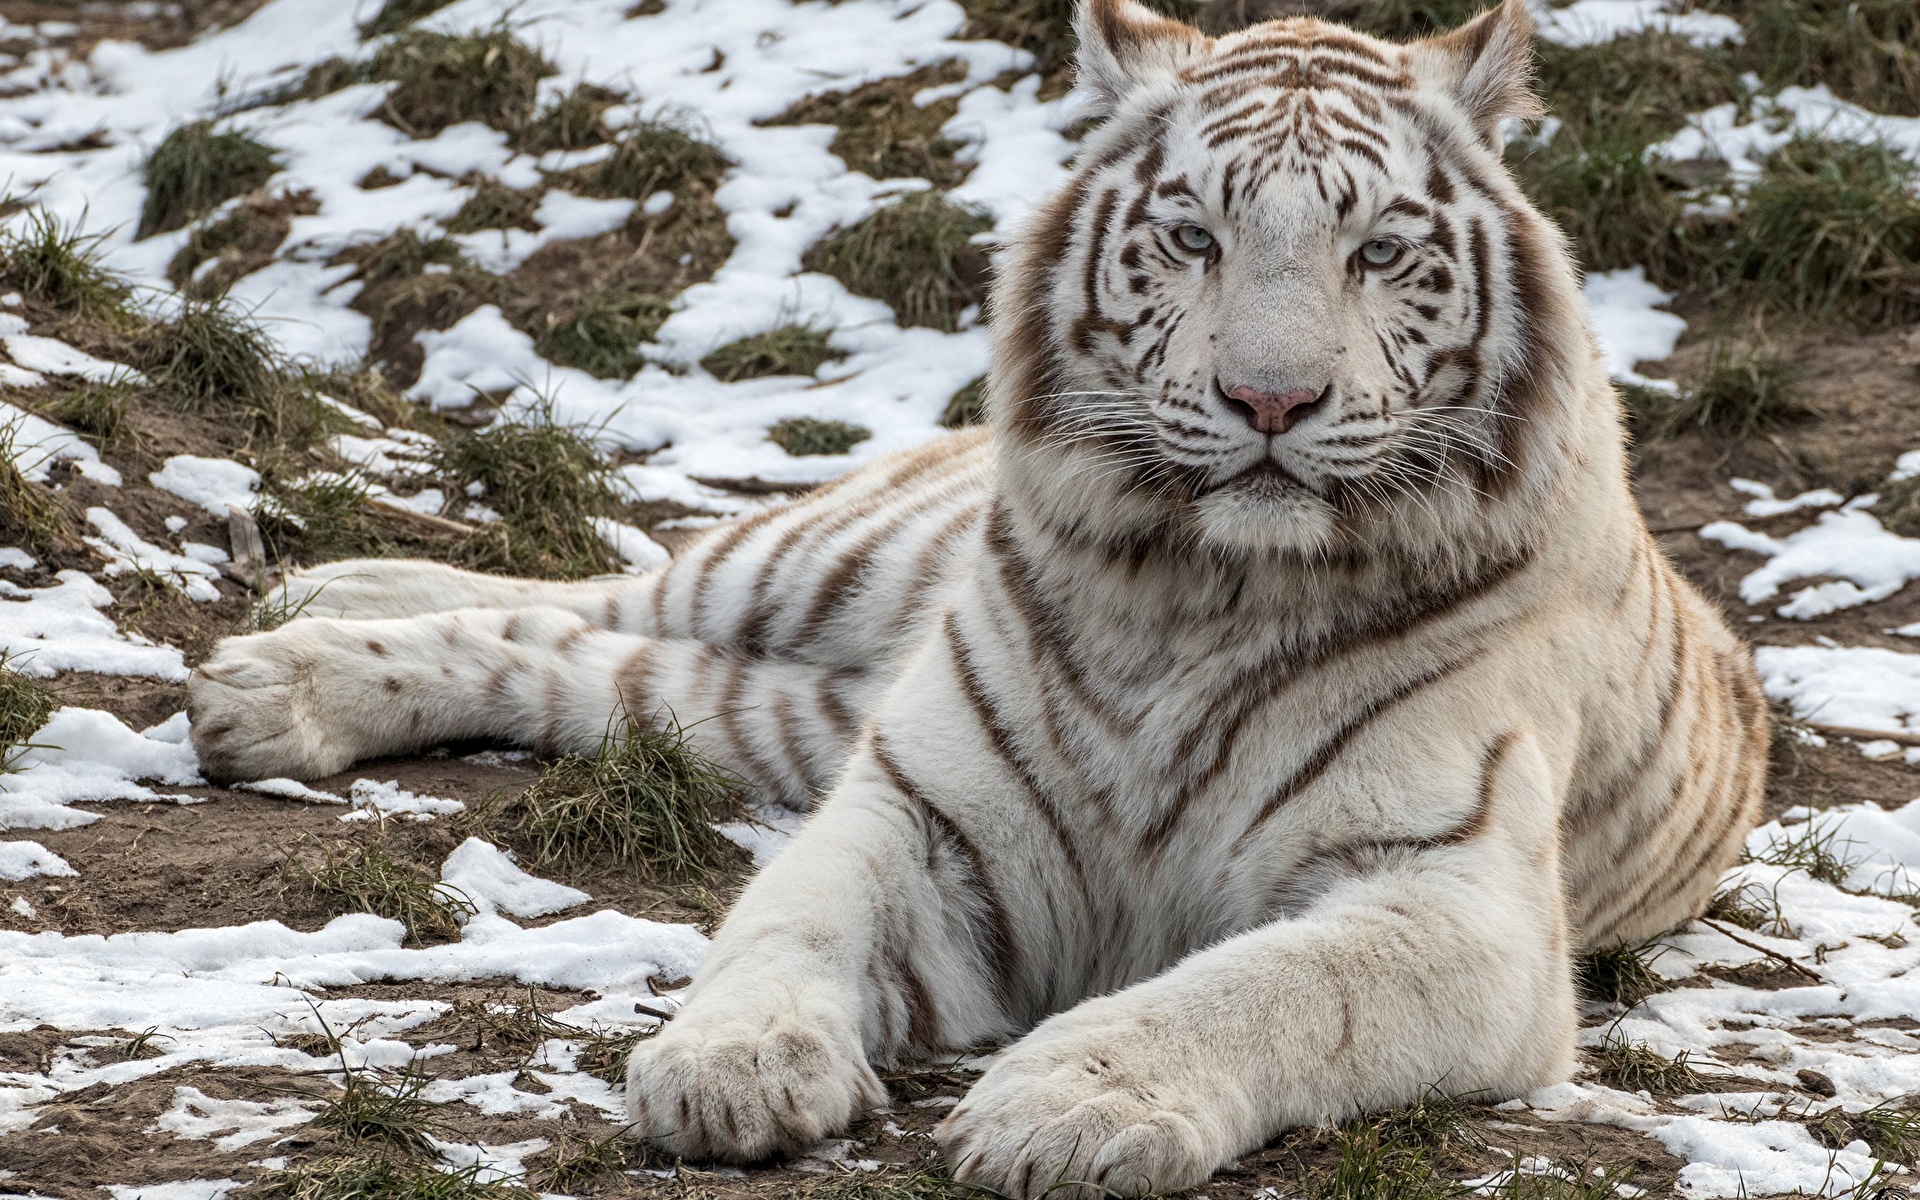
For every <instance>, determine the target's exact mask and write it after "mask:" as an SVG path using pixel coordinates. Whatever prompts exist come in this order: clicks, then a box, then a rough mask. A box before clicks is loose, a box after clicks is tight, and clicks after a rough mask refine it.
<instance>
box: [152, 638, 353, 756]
mask: <svg viewBox="0 0 1920 1200" xmlns="http://www.w3.org/2000/svg"><path fill="white" fill-rule="evenodd" d="M324 628H325V627H324V625H323V623H321V622H311V623H310V622H304V621H303V622H300V623H299V624H297V625H292V626H288V627H287V628H284V629H279V630H275V631H274V632H272V633H259V634H253V635H250V636H247V637H237V638H228V639H227V640H225V641H223V642H221V643H220V644H219V646H217V647H215V649H214V652H213V655H212V657H210V658H208V659H207V661H206V662H205V663H203V664H201V665H200V667H198V668H197V669H196V670H195V671H194V673H193V677H192V678H191V679H189V680H188V681H187V719H188V721H189V722H190V724H191V730H192V738H193V748H194V751H195V753H197V754H198V755H199V758H200V772H201V774H203V775H205V776H206V777H207V778H208V779H210V780H213V781H215V782H238V781H244V780H252V779H271V778H280V777H286V778H293V779H317V778H320V777H321V776H324V775H333V774H336V773H338V772H340V771H344V770H346V769H347V768H348V767H350V766H352V765H353V764H354V762H355V761H356V760H357V759H360V758H362V757H366V755H365V754H364V753H363V752H362V751H363V747H361V746H359V745H357V744H356V742H357V739H356V738H355V737H354V736H353V733H352V730H351V728H350V726H349V724H348V721H347V720H346V719H345V715H344V714H343V713H342V712H341V711H340V710H341V708H342V706H343V705H346V704H348V703H363V702H364V701H365V699H366V697H365V695H364V693H360V694H359V697H358V700H350V698H349V696H347V695H346V694H343V692H342V688H343V687H345V686H346V682H345V680H343V679H342V678H340V676H341V675H342V674H343V673H342V672H340V671H339V670H337V669H330V665H329V658H330V654H331V651H332V648H331V647H330V646H329V645H328V639H327V638H326V637H325V636H324Z"/></svg>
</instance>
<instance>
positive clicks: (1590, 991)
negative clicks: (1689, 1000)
mask: <svg viewBox="0 0 1920 1200" xmlns="http://www.w3.org/2000/svg"><path fill="white" fill-rule="evenodd" d="M1664 953H1666V948H1665V947H1662V946H1655V945H1654V944H1653V943H1652V942H1641V943H1638V944H1633V945H1629V944H1627V943H1624V942H1623V943H1621V944H1620V945H1617V946H1609V947H1607V948H1606V949H1604V950H1595V951H1591V952H1589V953H1587V954H1584V955H1582V956H1581V957H1580V958H1579V959H1577V960H1576V961H1575V963H1574V983H1575V985H1576V986H1577V987H1578V988H1579V990H1580V994H1581V995H1583V996H1585V997H1586V998H1587V999H1589V1000H1602V1001H1606V1002H1609V1003H1613V1004H1620V1005H1624V1006H1626V1007H1627V1008H1632V1007H1633V1006H1634V1005H1636V1004H1638V1003H1640V1002H1641V1001H1642V1000H1644V999H1646V998H1647V997H1648V996H1651V995H1652V994H1653V993H1655V992H1661V991H1665V990H1666V989H1667V988H1668V986H1670V985H1669V984H1668V983H1667V981H1666V980H1664V979H1662V978H1660V976H1658V975H1656V974H1654V972H1653V960H1654V959H1656V958H1658V957H1660V955H1662V954H1664Z"/></svg>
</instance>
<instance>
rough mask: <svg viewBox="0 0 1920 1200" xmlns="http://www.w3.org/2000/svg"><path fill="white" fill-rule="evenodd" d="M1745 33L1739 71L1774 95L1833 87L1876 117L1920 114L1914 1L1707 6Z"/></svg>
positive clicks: (1766, 0)
mask: <svg viewBox="0 0 1920 1200" xmlns="http://www.w3.org/2000/svg"><path fill="white" fill-rule="evenodd" d="M1701 7H1703V8H1706V9H1709V10H1711V11H1718V12H1723V13H1726V14H1727V15H1729V16H1732V17H1734V18H1736V19H1738V20H1739V21H1740V22H1741V24H1743V25H1744V26H1745V27H1746V36H1745V37H1744V38H1742V39H1741V42H1740V45H1739V46H1738V47H1737V49H1736V50H1735V55H1736V57H1737V60H1738V62H1739V66H1740V68H1741V69H1743V70H1750V71H1753V72H1754V73H1756V74H1757V75H1759V76H1760V78H1761V80H1762V81H1763V82H1764V83H1765V84H1766V86H1767V87H1768V89H1769V90H1772V89H1776V88H1781V87H1785V86H1787V85H1789V84H1800V85H1802V86H1807V87H1812V86H1816V85H1822V84H1824V85H1826V86H1828V87H1830V88H1832V89H1833V91H1834V92H1835V93H1836V94H1837V95H1839V96H1841V97H1842V98H1844V99H1847V100H1851V101H1853V102H1854V103H1855V104H1859V105H1861V106H1863V107H1865V108H1868V109H1871V110H1873V111H1875V112H1882V113H1893V114H1896V115H1899V116H1907V117H1912V116H1920V7H1916V6H1915V5H1914V4H1913V3H1912V2H1911V0H1708V3H1706V4H1703V5H1702V6H1701Z"/></svg>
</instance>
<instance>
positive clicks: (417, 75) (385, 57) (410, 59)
mask: <svg viewBox="0 0 1920 1200" xmlns="http://www.w3.org/2000/svg"><path fill="white" fill-rule="evenodd" d="M553 73H554V66H553V64H552V63H550V62H548V61H547V60H546V58H545V57H544V56H543V55H542V54H541V53H540V52H539V51H538V50H535V49H534V48H532V47H531V46H528V45H527V44H526V43H524V42H522V41H520V39H518V38H516V37H515V36H514V35H513V30H512V29H510V28H509V27H508V26H507V25H506V24H505V23H501V24H497V25H493V26H490V27H488V28H485V29H477V30H472V31H470V32H467V33H436V32H431V31H428V30H419V29H409V30H406V31H405V32H402V33H399V34H397V35H395V36H394V38H393V39H392V40H391V41H389V42H387V43H386V44H385V45H383V46H381V47H380V49H379V50H378V51H376V52H375V54H374V56H373V58H372V60H371V61H370V62H368V64H367V68H366V75H367V78H368V79H370V80H373V81H376V82H389V83H392V84H393V88H392V89H391V90H390V91H389V92H388V93H387V98H386V101H385V102H384V103H383V104H381V106H380V109H379V112H378V113H377V114H376V115H377V116H379V118H380V119H381V120H383V121H385V122H386V123H387V124H389V125H391V126H393V127H394V128H395V129H398V130H400V131H401V132H402V133H405V134H407V135H408V136H410V137H416V138H427V137H434V136H436V135H438V134H439V133H440V132H441V131H442V130H444V129H445V128H447V126H449V125H458V124H460V123H461V122H463V121H479V122H481V123H482V124H486V125H491V126H492V127H493V128H495V129H500V130H504V131H506V132H508V133H511V132H513V131H514V130H516V129H518V128H520V127H521V126H522V125H524V124H525V123H526V121H527V119H528V118H529V117H530V116H531V115H532V114H533V110H534V102H535V100H536V98H537V96H538V94H539V88H540V81H541V80H542V79H545V78H546V77H547V76H549V75H551V74H553Z"/></svg>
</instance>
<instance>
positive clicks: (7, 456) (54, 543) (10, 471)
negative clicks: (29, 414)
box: [0, 418, 79, 557]
mask: <svg viewBox="0 0 1920 1200" xmlns="http://www.w3.org/2000/svg"><path fill="white" fill-rule="evenodd" d="M19 431H20V421H19V420H18V419H17V418H16V419H15V420H14V421H12V422H11V423H7V424H0V544H5V545H12V546H21V547H24V548H26V549H27V550H28V551H30V552H31V553H33V554H36V555H40V556H43V557H44V556H45V555H47V554H50V553H52V552H53V551H55V550H57V549H60V548H62V547H65V546H71V545H74V544H75V543H76V542H77V541H78V540H79V538H78V536H77V535H76V534H75V532H74V520H73V514H72V512H71V511H70V510H69V509H68V508H67V506H66V504H65V502H63V501H62V500H61V498H60V494H59V493H58V492H55V491H54V490H53V489H52V488H50V487H48V486H47V485H46V484H44V483H35V482H34V481H33V480H31V479H28V478H27V476H26V473H25V472H24V471H22V470H21V469H20V458H21V457H22V456H23V455H24V456H25V457H26V458H27V460H28V461H29V463H31V462H32V461H33V458H34V456H35V455H36V454H38V453H39V452H38V451H35V450H31V449H28V450H16V449H15V445H14V443H15V439H16V438H17V437H18V436H19Z"/></svg>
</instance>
